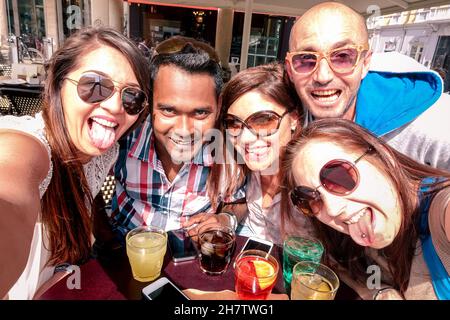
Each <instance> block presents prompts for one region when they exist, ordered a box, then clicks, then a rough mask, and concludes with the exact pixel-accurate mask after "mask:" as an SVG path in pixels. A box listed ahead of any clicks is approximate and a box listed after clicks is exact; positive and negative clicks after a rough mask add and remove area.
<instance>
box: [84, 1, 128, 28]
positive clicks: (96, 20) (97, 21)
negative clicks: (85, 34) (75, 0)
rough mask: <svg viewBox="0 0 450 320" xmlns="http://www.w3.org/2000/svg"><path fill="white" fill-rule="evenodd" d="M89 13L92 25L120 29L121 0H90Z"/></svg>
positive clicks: (121, 18)
mask: <svg viewBox="0 0 450 320" xmlns="http://www.w3.org/2000/svg"><path fill="white" fill-rule="evenodd" d="M91 14H92V16H91V17H92V19H91V21H92V25H93V26H105V27H111V28H114V29H116V30H117V31H122V26H123V1H122V0H95V1H94V0H91Z"/></svg>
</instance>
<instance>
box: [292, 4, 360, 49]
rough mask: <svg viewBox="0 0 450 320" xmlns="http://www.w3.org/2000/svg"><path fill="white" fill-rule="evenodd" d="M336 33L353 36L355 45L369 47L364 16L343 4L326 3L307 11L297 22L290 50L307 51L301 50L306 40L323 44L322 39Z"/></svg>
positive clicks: (293, 28)
mask: <svg viewBox="0 0 450 320" xmlns="http://www.w3.org/2000/svg"><path fill="white" fill-rule="evenodd" d="M305 31H306V32H305ZM336 32H338V33H347V34H349V35H352V39H351V40H352V41H353V42H355V44H362V45H368V32H367V26H366V20H365V19H364V17H363V16H362V15H360V14H359V13H358V12H356V11H355V10H353V9H352V8H350V7H347V6H346V5H343V4H341V3H337V2H324V3H321V4H318V5H316V6H314V7H312V8H311V9H309V10H308V11H306V12H305V13H304V14H303V15H302V16H301V17H300V18H299V19H298V20H297V21H296V23H295V24H294V26H293V27H292V31H291V35H290V39H289V50H290V51H299V50H305V48H300V46H301V43H302V42H303V41H305V38H308V39H309V40H312V41H319V42H321V41H324V40H323V39H322V38H326V37H327V35H328V36H330V35H331V34H336Z"/></svg>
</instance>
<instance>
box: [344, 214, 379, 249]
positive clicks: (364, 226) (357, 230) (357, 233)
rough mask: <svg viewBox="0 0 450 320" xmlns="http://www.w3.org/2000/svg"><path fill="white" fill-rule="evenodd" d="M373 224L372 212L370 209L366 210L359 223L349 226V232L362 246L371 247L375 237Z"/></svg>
mask: <svg viewBox="0 0 450 320" xmlns="http://www.w3.org/2000/svg"><path fill="white" fill-rule="evenodd" d="M372 222H373V221H372V210H370V209H369V208H366V209H364V214H363V216H362V217H361V218H360V219H359V220H358V222H356V223H352V224H350V225H349V226H348V231H349V233H350V236H351V237H352V239H353V241H355V242H356V243H357V244H359V245H360V246H369V245H371V244H372V241H373V236H374V233H373V223H372Z"/></svg>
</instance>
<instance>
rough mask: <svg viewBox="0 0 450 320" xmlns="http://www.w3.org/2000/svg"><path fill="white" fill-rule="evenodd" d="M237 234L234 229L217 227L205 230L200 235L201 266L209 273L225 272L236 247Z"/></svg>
mask: <svg viewBox="0 0 450 320" xmlns="http://www.w3.org/2000/svg"><path fill="white" fill-rule="evenodd" d="M234 242H235V235H234V232H233V230H232V229H230V228H227V227H217V229H214V228H211V229H208V230H204V231H202V232H201V233H200V236H199V245H200V252H201V254H200V268H201V269H202V270H203V271H204V272H205V273H207V274H210V275H219V274H222V273H223V272H225V270H226V269H227V266H228V264H229V263H230V260H231V257H232V254H233V249H234Z"/></svg>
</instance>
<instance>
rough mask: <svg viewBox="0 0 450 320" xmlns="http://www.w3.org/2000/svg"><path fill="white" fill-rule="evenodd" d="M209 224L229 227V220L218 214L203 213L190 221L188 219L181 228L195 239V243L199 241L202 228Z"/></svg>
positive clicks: (192, 217) (191, 217)
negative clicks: (199, 232) (198, 236)
mask: <svg viewBox="0 0 450 320" xmlns="http://www.w3.org/2000/svg"><path fill="white" fill-rule="evenodd" d="M209 223H216V224H218V225H223V226H228V218H227V217H226V216H222V215H218V214H211V213H206V212H202V213H198V214H196V215H194V216H190V217H189V219H186V220H184V221H183V222H182V223H181V226H182V227H183V228H184V229H185V230H186V232H187V234H188V235H189V236H190V237H192V238H193V240H194V241H197V234H198V230H199V229H200V228H201V227H202V226H204V225H206V224H209Z"/></svg>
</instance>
